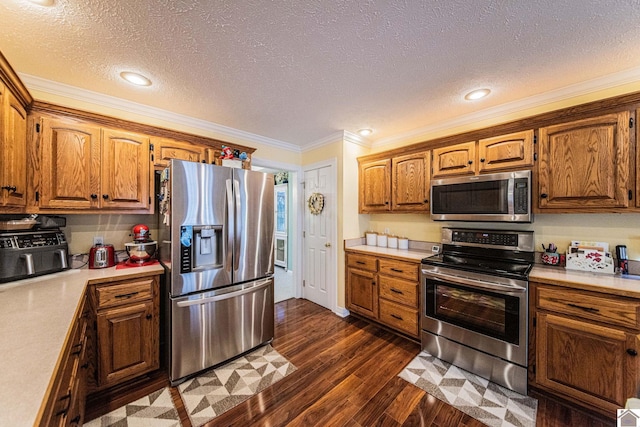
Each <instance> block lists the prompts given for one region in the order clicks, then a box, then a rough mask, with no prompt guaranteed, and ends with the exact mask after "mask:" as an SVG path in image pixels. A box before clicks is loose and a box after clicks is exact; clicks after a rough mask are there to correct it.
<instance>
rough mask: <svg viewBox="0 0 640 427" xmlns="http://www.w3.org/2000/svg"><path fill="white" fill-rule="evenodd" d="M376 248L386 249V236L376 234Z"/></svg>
mask: <svg viewBox="0 0 640 427" xmlns="http://www.w3.org/2000/svg"><path fill="white" fill-rule="evenodd" d="M378 246H380V247H381V248H386V247H387V235H386V234H378Z"/></svg>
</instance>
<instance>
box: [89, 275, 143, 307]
mask: <svg viewBox="0 0 640 427" xmlns="http://www.w3.org/2000/svg"><path fill="white" fill-rule="evenodd" d="M152 297H153V278H145V279H140V280H135V281H129V282H124V283H116V284H112V285H104V286H96V298H97V306H98V309H101V308H105V307H113V306H116V305H121V304H129V303H132V302H137V301H144V300H148V299H151V298H152Z"/></svg>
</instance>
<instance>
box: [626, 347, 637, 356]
mask: <svg viewBox="0 0 640 427" xmlns="http://www.w3.org/2000/svg"><path fill="white" fill-rule="evenodd" d="M627 353H629V355H630V356H637V355H638V352H637V351H635V350H634V349H632V348H628V349H627Z"/></svg>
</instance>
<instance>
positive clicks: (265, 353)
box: [178, 345, 296, 427]
mask: <svg viewBox="0 0 640 427" xmlns="http://www.w3.org/2000/svg"><path fill="white" fill-rule="evenodd" d="M295 370H296V367H295V366H293V365H292V364H291V363H290V362H289V361H288V360H287V359H285V358H284V357H283V356H282V355H280V353H278V352H277V351H275V350H274V349H273V347H271V346H270V345H266V346H264V347H261V348H259V349H257V350H255V351H253V352H251V353H249V354H247V355H245V356H243V357H240V358H238V359H236V360H234V361H232V362H230V363H227V364H226V365H223V366H221V367H219V368H216V369H213V370H211V371H208V372H205V373H204V374H202V375H200V376H198V377H196V378H193V379H191V380H188V381H186V382H184V383H182V384H180V385H179V386H178V390H179V392H180V396H181V397H182V401H183V402H184V406H185V408H186V409H187V413H188V414H189V419H190V420H191V423H192V424H193V426H194V427H197V426H201V425H203V424H204V423H206V422H207V421H210V420H212V419H213V418H215V417H217V416H219V415H220V414H222V413H223V412H225V411H228V410H229V409H231V408H233V407H234V406H236V405H238V404H240V403H242V402H244V401H245V400H247V399H249V398H250V397H251V396H253V395H254V394H258V393H260V392H261V391H262V390H264V389H265V388H267V387H269V386H270V385H272V384H275V383H276V382H278V381H279V380H281V379H282V378H284V377H286V376H287V375H289V374H290V373H292V372H293V371H295Z"/></svg>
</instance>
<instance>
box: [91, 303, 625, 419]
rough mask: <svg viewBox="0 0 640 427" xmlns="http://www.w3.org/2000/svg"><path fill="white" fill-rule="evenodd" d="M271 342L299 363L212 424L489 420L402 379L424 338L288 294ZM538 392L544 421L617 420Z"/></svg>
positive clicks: (180, 407) (280, 305) (177, 398)
mask: <svg viewBox="0 0 640 427" xmlns="http://www.w3.org/2000/svg"><path fill="white" fill-rule="evenodd" d="M272 345H273V347H274V348H275V349H276V350H277V351H278V352H279V353H280V354H282V355H283V356H285V357H286V358H287V359H289V360H290V361H291V362H292V363H293V364H294V365H295V366H296V367H297V370H296V371H295V372H294V373H292V374H290V375H289V376H287V377H285V378H284V379H282V380H281V381H279V382H278V383H276V384H275V385H273V386H272V387H269V388H268V389H265V390H264V391H262V392H261V393H259V394H257V395H256V396H254V397H252V398H251V399H249V400H247V401H245V402H243V403H241V404H240V405H238V406H236V407H235V408H233V409H231V410H230V411H228V412H226V413H224V414H222V415H221V416H219V417H217V418H215V419H214V420H213V421H211V422H209V423H208V424H206V426H207V427H214V426H305V427H307V426H350V427H357V426H361V427H369V426H439V427H450V426H466V427H479V426H483V425H484V424H482V423H480V422H479V421H477V420H475V419H473V418H471V417H469V416H468V415H466V414H464V413H462V412H460V411H459V410H457V409H455V408H453V407H452V406H450V405H447V404H445V403H443V402H441V401H439V400H438V399H436V398H435V397H433V396H431V395H429V394H427V393H426V392H424V391H423V390H421V389H419V388H417V387H415V386H413V385H411V384H409V383H407V382H405V381H404V380H402V379H400V378H399V377H398V374H399V373H400V371H401V370H402V369H403V368H404V366H405V365H406V364H407V363H409V361H411V360H412V359H413V358H414V357H415V356H416V355H417V354H418V353H419V352H420V346H419V344H417V343H414V342H411V341H409V340H407V339H405V338H401V337H399V336H397V335H395V334H393V333H391V332H388V331H386V330H384V329H382V328H380V327H377V326H375V325H373V324H370V323H368V322H366V321H364V320H359V319H357V318H354V317H347V318H346V319H341V318H340V317H338V316H336V315H334V314H333V313H331V312H330V311H328V310H326V309H324V308H322V307H320V306H317V305H315V304H313V303H311V302H309V301H306V300H302V299H299V300H296V299H291V300H287V301H283V302H280V303H278V304H276V332H275V339H274V340H273V343H272ZM162 386H164V385H160V384H158V388H160V387H162ZM171 393H172V397H173V399H174V402H175V403H176V407H177V408H178V412H179V414H180V417H181V420H182V423H183V426H191V423H190V421H189V418H188V416H187V413H186V411H185V409H184V404H183V403H182V401H181V400H180V395H179V393H178V391H177V388H171ZM536 397H538V399H539V400H538V405H539V406H538V419H537V426H538V427H567V426H576V427H577V426H580V427H589V426H590V427H605V426H613V425H615V421H613V420H610V421H605V420H601V419H598V418H592V417H590V416H589V415H587V414H585V413H583V412H580V411H577V410H573V409H570V408H568V407H566V406H563V405H561V404H559V403H556V402H554V401H552V400H550V399H547V398H544V397H540V396H536ZM93 410H94V413H96V410H95V408H94V409H93ZM104 411H105V412H106V408H104ZM98 412H102V411H98ZM103 413H104V412H103Z"/></svg>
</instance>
